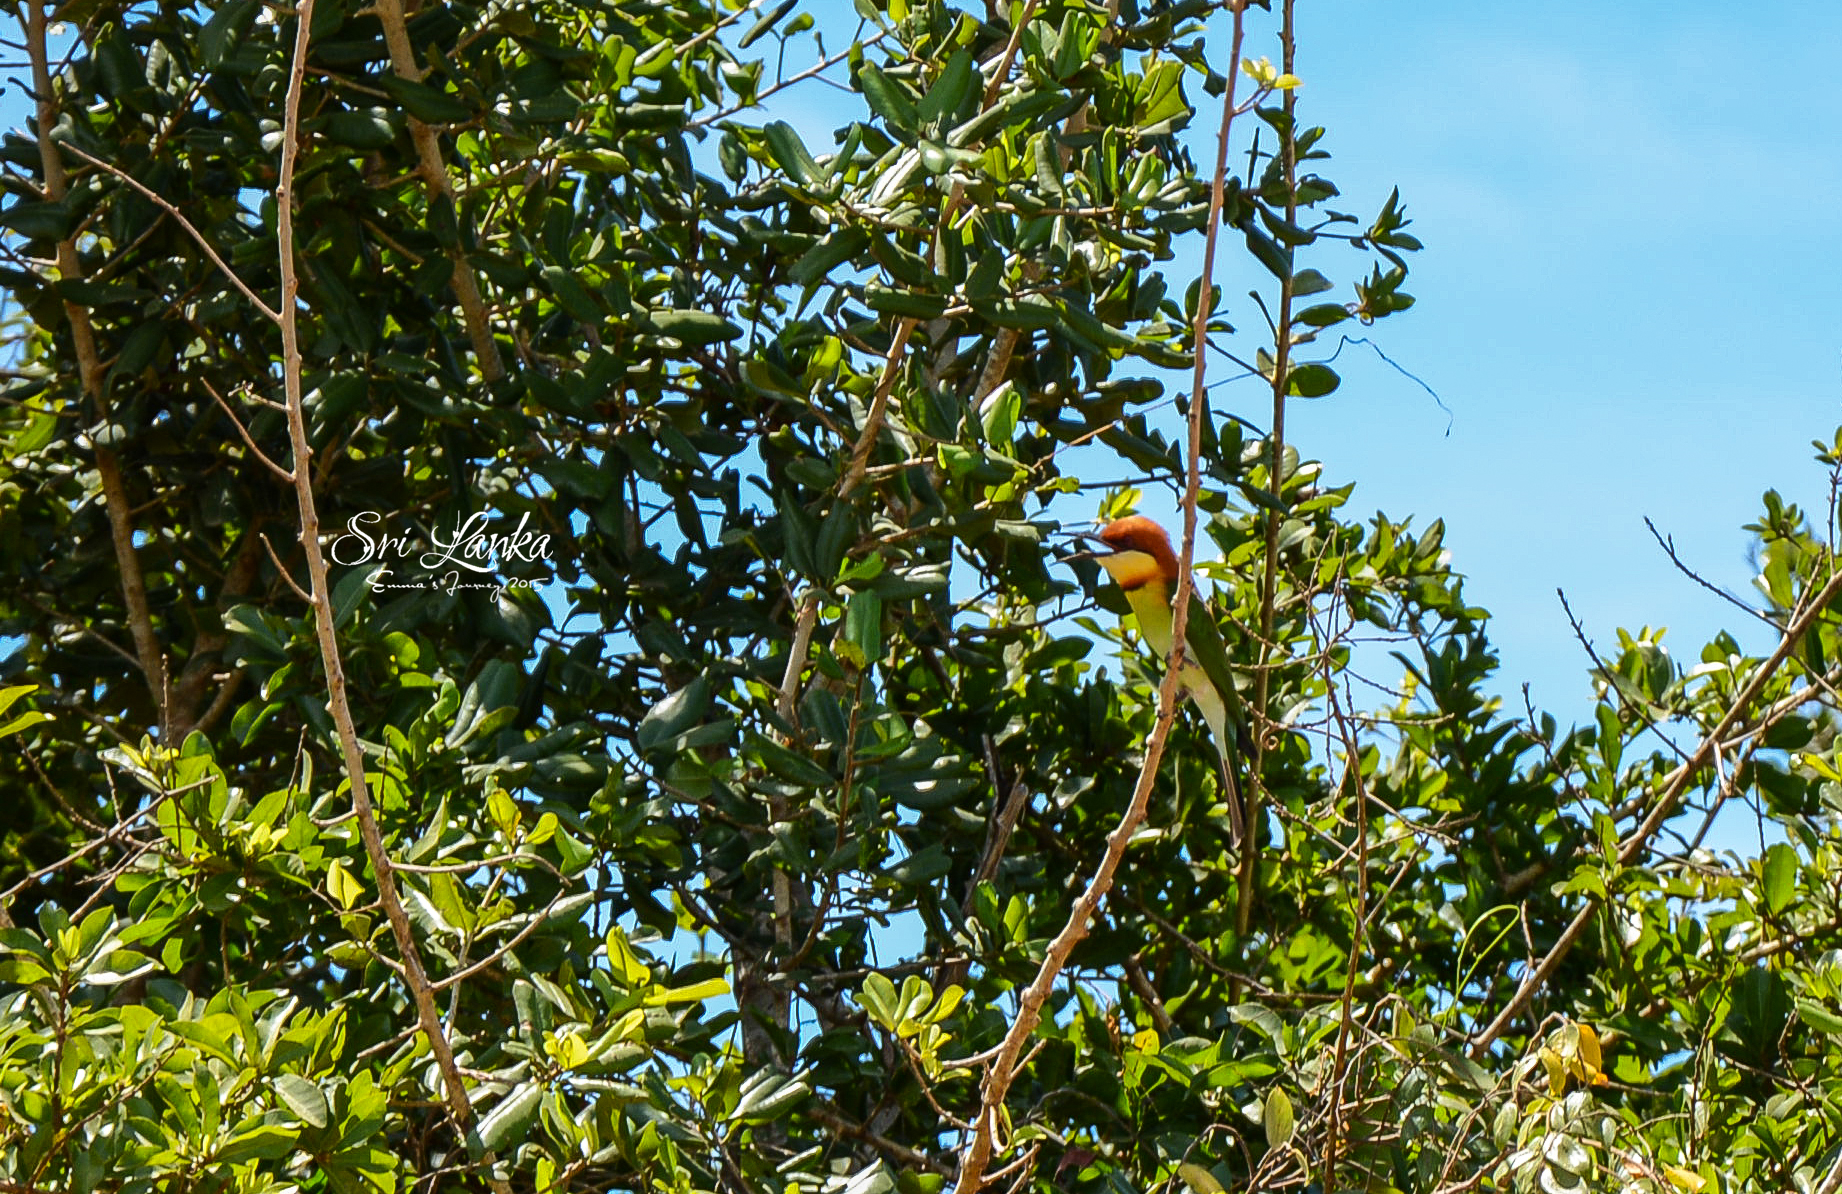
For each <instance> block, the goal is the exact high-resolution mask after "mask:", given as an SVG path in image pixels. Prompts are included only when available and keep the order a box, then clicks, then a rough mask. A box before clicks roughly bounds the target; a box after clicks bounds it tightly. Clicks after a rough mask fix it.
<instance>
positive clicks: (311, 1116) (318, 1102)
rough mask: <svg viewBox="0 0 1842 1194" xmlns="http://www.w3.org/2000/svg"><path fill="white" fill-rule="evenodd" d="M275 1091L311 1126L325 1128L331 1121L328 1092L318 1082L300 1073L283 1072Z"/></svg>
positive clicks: (276, 1080) (301, 1119)
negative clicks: (327, 1099) (327, 1098)
mask: <svg viewBox="0 0 1842 1194" xmlns="http://www.w3.org/2000/svg"><path fill="white" fill-rule="evenodd" d="M275 1093H276V1094H277V1095H279V1096H281V1101H282V1102H284V1103H286V1104H287V1105H288V1110H290V1111H292V1112H294V1114H295V1116H296V1118H298V1119H299V1120H300V1121H301V1122H302V1123H304V1124H306V1125H308V1126H309V1127H314V1128H323V1127H325V1126H326V1125H327V1123H328V1122H329V1116H330V1112H329V1110H328V1108H327V1105H326V1094H325V1092H323V1091H322V1090H321V1089H320V1088H319V1086H318V1085H317V1084H316V1083H314V1082H311V1081H309V1080H308V1079H306V1078H303V1077H301V1076H300V1075H299V1074H282V1075H280V1076H279V1077H277V1078H276V1079H275Z"/></svg>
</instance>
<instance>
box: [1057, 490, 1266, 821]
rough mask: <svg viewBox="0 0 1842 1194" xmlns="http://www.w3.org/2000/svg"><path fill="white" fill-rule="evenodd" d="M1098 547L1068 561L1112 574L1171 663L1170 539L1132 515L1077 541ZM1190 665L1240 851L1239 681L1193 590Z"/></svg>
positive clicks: (1173, 571)
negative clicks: (1087, 561) (1218, 761)
mask: <svg viewBox="0 0 1842 1194" xmlns="http://www.w3.org/2000/svg"><path fill="white" fill-rule="evenodd" d="M1076 537H1077V538H1079V539H1083V540H1086V541H1087V542H1089V543H1091V544H1093V546H1092V548H1091V549H1089V550H1087V551H1083V552H1079V553H1077V554H1075V555H1073V556H1070V557H1068V558H1069V559H1092V560H1094V561H1096V562H1097V563H1099V565H1100V566H1101V567H1102V568H1105V569H1106V572H1107V575H1108V576H1110V577H1111V578H1112V579H1113V583H1114V584H1116V585H1118V586H1119V588H1120V591H1121V592H1123V593H1124V594H1125V595H1126V603H1127V604H1128V605H1130V606H1131V607H1132V612H1133V614H1134V615H1136V616H1137V618H1138V628H1139V633H1140V634H1142V635H1144V636H1145V642H1146V643H1147V644H1149V645H1150V647H1151V649H1152V650H1153V651H1154V652H1156V653H1157V656H1158V658H1159V659H1160V660H1163V659H1168V658H1169V657H1170V640H1171V629H1172V627H1173V626H1174V625H1175V615H1174V604H1173V603H1174V600H1175V598H1176V595H1177V553H1176V552H1174V551H1172V550H1171V546H1170V536H1169V535H1167V534H1165V532H1164V528H1163V527H1161V526H1159V525H1158V524H1157V523H1155V522H1153V521H1151V520H1150V519H1149V518H1143V517H1140V516H1138V515H1133V516H1132V517H1130V518H1118V519H1114V520H1113V521H1112V522H1109V523H1107V524H1106V526H1104V527H1102V528H1101V529H1100V531H1099V532H1098V533H1093V532H1083V533H1081V534H1079V535H1077V536H1076ZM1183 638H1184V643H1183V662H1182V671H1181V672H1180V673H1179V677H1178V680H1179V683H1180V684H1181V685H1182V691H1183V692H1184V693H1186V694H1187V695H1188V696H1189V698H1190V700H1192V701H1194V702H1196V707H1197V708H1198V709H1200V710H1201V711H1202V717H1203V720H1204V721H1206V722H1208V723H1209V732H1210V733H1211V734H1213V735H1214V737H1215V747H1216V750H1217V751H1219V752H1220V754H1221V759H1222V782H1223V784H1224V785H1225V786H1226V796H1227V799H1226V800H1225V801H1224V803H1226V804H1227V806H1228V829H1229V834H1230V836H1231V837H1232V838H1233V841H1234V844H1235V845H1236V846H1239V845H1240V844H1241V839H1242V836H1243V834H1244V832H1245V829H1246V827H1245V825H1244V824H1243V816H1242V812H1241V789H1240V784H1239V783H1238V782H1237V781H1236V779H1235V772H1236V767H1237V764H1236V762H1235V758H1236V753H1237V749H1238V746H1239V743H1240V741H1241V734H1242V733H1243V732H1244V729H1245V726H1246V718H1245V717H1243V716H1242V710H1241V701H1240V696H1239V694H1238V693H1236V691H1235V687H1234V676H1233V673H1232V672H1231V671H1230V670H1229V667H1228V649H1227V647H1226V646H1224V645H1223V643H1222V632H1221V629H1220V628H1219V627H1218V626H1217V625H1216V624H1215V618H1214V616H1213V615H1212V614H1211V613H1210V612H1209V609H1208V607H1207V606H1206V605H1204V604H1203V602H1202V599H1201V598H1199V597H1198V596H1197V595H1196V593H1195V590H1194V587H1192V589H1191V592H1190V613H1189V620H1188V622H1186V623H1185V624H1184V634H1183Z"/></svg>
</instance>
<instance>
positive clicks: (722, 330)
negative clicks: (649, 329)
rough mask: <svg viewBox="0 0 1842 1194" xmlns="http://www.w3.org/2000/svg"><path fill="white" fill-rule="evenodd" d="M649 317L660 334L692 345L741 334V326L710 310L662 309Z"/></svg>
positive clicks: (721, 340) (722, 339)
mask: <svg viewBox="0 0 1842 1194" xmlns="http://www.w3.org/2000/svg"><path fill="white" fill-rule="evenodd" d="M649 318H650V319H651V321H652V326H653V327H654V328H655V329H657V330H658V332H659V334H660V335H662V336H670V337H671V338H672V339H674V340H676V341H678V342H679V343H680V344H685V345H690V346H693V347H695V346H700V345H704V344H717V343H721V342H723V341H725V340H734V339H735V338H736V337H738V336H740V335H741V334H742V329H741V328H739V327H737V326H736V325H735V324H733V323H730V322H729V321H728V320H727V319H724V318H723V317H722V316H721V315H717V314H715V313H714V312H710V311H679V310H671V309H664V310H659V311H654V312H652V314H651V315H650V316H649Z"/></svg>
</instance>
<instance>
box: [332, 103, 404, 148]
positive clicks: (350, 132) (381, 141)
mask: <svg viewBox="0 0 1842 1194" xmlns="http://www.w3.org/2000/svg"><path fill="white" fill-rule="evenodd" d="M319 125H320V131H321V132H322V133H324V134H325V135H326V139H327V140H328V141H332V142H334V143H335V144H339V145H344V146H348V147H349V148H352V149H364V150H372V149H388V148H389V147H390V146H391V144H392V143H393V142H395V141H396V139H397V130H396V127H395V125H393V124H392V123H391V121H390V116H389V114H388V113H387V112H385V111H384V109H382V108H368V109H363V110H356V111H342V112H334V113H331V114H330V115H327V116H323V117H321V118H320V121H319Z"/></svg>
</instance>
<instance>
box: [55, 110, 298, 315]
mask: <svg viewBox="0 0 1842 1194" xmlns="http://www.w3.org/2000/svg"><path fill="white" fill-rule="evenodd" d="M63 145H64V148H65V149H66V150H67V151H69V152H70V153H74V154H76V155H77V156H78V157H80V158H82V159H83V160H84V161H86V162H88V163H89V164H90V165H92V166H95V167H96V168H98V169H100V170H102V171H104V172H105V173H108V174H111V175H113V176H114V177H116V178H118V179H120V180H121V181H122V182H125V183H127V184H128V185H129V186H130V187H133V188H134V189H135V190H136V191H139V192H140V194H141V197H142V198H144V199H146V200H147V201H148V202H149V203H151V204H153V205H154V206H155V207H157V208H159V209H160V210H161V211H163V212H165V213H166V214H167V215H168V216H170V217H172V218H173V219H174V220H176V221H178V223H179V226H180V227H181V228H183V229H185V231H186V234H187V235H188V236H190V237H191V238H192V239H193V240H195V241H197V242H198V247H199V248H201V249H203V250H204V251H205V256H207V257H209V258H211V264H212V265H215V266H217V268H218V272H220V273H222V274H223V275H224V277H225V278H226V279H228V280H229V282H230V284H231V285H232V286H235V287H236V288H237V289H238V290H239V291H240V292H242V295H243V297H244V298H246V299H248V300H249V301H250V303H251V304H253V305H254V306H255V308H256V310H258V311H260V312H262V317H263V318H264V319H267V320H268V321H269V322H270V323H280V322H281V314H280V312H278V311H276V310H275V308H273V307H271V306H269V305H268V304H267V303H265V302H263V301H262V296H261V295H259V294H257V293H256V292H255V291H254V290H252V289H251V288H250V286H249V283H247V282H245V281H244V280H243V279H242V278H239V277H238V276H237V273H236V271H235V270H233V269H231V268H230V266H229V265H227V264H226V263H225V261H224V259H223V258H222V257H219V256H218V253H217V250H216V249H215V248H213V247H212V246H211V242H210V241H209V240H207V239H206V238H205V234H204V233H203V232H200V231H199V230H198V225H196V224H194V223H192V221H190V220H188V219H186V217H185V213H183V212H181V211H180V210H179V209H178V208H177V207H175V206H173V204H172V203H171V202H169V201H168V200H167V199H166V198H165V197H164V196H162V195H161V194H160V193H159V192H158V191H155V190H153V189H152V188H151V187H148V186H147V185H146V184H144V183H142V182H141V181H140V180H139V179H137V178H135V177H134V176H133V175H132V174H129V173H128V172H127V171H126V170H123V169H122V168H121V167H119V166H116V165H114V164H112V163H110V162H105V161H103V160H102V159H101V158H99V157H95V156H94V155H92V154H89V153H85V152H84V151H83V150H82V149H79V148H78V147H77V146H75V145H73V144H71V143H70V142H69V141H66V142H64V143H63Z"/></svg>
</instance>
